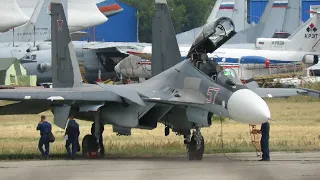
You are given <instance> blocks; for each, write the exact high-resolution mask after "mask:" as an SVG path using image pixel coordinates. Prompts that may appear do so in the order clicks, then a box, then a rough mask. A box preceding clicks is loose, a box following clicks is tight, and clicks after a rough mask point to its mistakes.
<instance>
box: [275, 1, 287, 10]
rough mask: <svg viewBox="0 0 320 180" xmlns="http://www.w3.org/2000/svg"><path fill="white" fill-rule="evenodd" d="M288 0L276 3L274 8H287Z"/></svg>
mask: <svg viewBox="0 0 320 180" xmlns="http://www.w3.org/2000/svg"><path fill="white" fill-rule="evenodd" d="M287 7H288V0H280V1H274V3H273V6H272V8H287Z"/></svg>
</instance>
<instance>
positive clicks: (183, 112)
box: [0, 0, 319, 160]
mask: <svg viewBox="0 0 320 180" xmlns="http://www.w3.org/2000/svg"><path fill="white" fill-rule="evenodd" d="M155 4H156V13H155V15H154V18H153V23H152V41H153V49H152V56H153V57H152V61H153V63H154V64H156V66H152V74H153V77H152V78H150V79H149V80H147V81H144V82H142V83H137V84H125V85H110V84H101V83H97V84H84V83H82V80H81V75H80V70H79V66H78V65H79V64H78V61H77V59H76V54H75V50H74V47H73V45H72V41H71V37H70V34H69V29H68V25H67V21H66V18H65V15H64V10H63V6H62V4H61V3H60V2H59V1H58V0H54V1H53V2H52V3H51V7H52V9H51V12H52V19H51V24H52V25H51V28H52V29H51V33H52V69H53V70H52V72H53V79H52V82H53V88H50V89H41V88H36V89H33V88H25V89H6V90H5V89H3V90H0V100H8V101H19V103H15V104H9V105H5V106H2V107H1V109H0V113H1V114H6V115H10V114H37V113H40V112H43V111H46V110H51V111H52V113H53V114H54V123H55V124H56V125H57V126H59V127H60V128H63V129H64V128H65V126H66V123H67V118H68V116H69V114H70V113H71V114H72V115H74V117H75V118H79V119H83V120H87V121H94V122H96V123H95V124H96V130H99V129H100V128H99V122H102V123H103V124H111V125H113V126H116V127H121V128H124V129H131V128H140V129H149V130H151V129H154V128H156V127H157V124H158V122H160V123H163V124H165V125H166V126H167V127H166V132H167V133H166V134H168V132H169V130H170V129H172V131H173V132H176V133H177V134H178V135H184V138H185V141H184V142H185V144H186V146H187V148H188V157H189V159H190V160H195V159H196V160H201V159H202V157H203V153H204V138H203V136H202V135H201V128H202V127H208V126H210V125H211V116H212V114H219V115H221V116H224V117H227V118H231V119H233V120H235V121H238V122H242V123H250V124H261V123H264V122H267V121H268V120H270V119H271V113H270V110H269V107H268V105H267V104H266V102H265V101H264V100H263V99H262V98H261V97H266V96H271V95H273V96H275V97H276V96H279V97H281V96H294V95H299V94H308V91H307V90H304V89H261V88H256V87H253V88H252V90H250V89H249V88H248V87H246V86H244V85H243V84H242V83H241V82H240V81H239V78H237V76H236V75H235V73H234V72H232V71H229V70H226V69H222V68H221V67H220V66H217V65H213V68H207V69H209V71H206V70H205V68H204V67H207V66H206V63H205V64H204V65H203V66H201V67H202V70H200V69H199V67H198V64H199V62H198V61H195V60H196V59H197V58H188V59H187V60H185V61H181V55H180V52H179V47H178V43H177V39H176V36H175V32H174V28H173V24H172V21H171V16H170V11H169V9H168V5H167V1H166V0H155ZM206 27H208V28H206V30H207V31H206V32H205V33H204V34H203V37H201V38H199V39H197V40H196V42H195V43H194V44H195V45H196V46H194V48H192V49H194V50H197V51H198V50H201V49H203V48H207V50H209V51H214V50H215V49H217V48H218V47H219V46H221V45H222V44H223V43H224V42H226V41H227V40H228V39H230V38H231V37H232V36H233V35H234V34H235V33H236V32H235V30H234V25H233V22H232V21H231V20H230V19H229V18H220V19H217V20H216V21H215V22H213V23H212V24H210V25H208V26H206ZM208 65H209V66H210V65H212V64H208ZM209 66H208V67H209ZM210 67H211V66H210ZM204 72H205V73H204ZM212 74H213V75H212ZM215 74H216V75H217V76H216V78H212V77H214V75H215ZM254 91H255V92H256V93H255V92H254ZM259 95H260V96H261V97H260V96H259ZM317 95H318V96H319V93H318V94H317ZM191 130H194V131H193V132H192V133H191ZM95 135H96V138H97V139H98V141H99V132H96V133H95ZM83 143H84V144H86V143H87V142H83ZM86 145H87V144H86Z"/></svg>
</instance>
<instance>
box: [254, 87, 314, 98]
mask: <svg viewBox="0 0 320 180" xmlns="http://www.w3.org/2000/svg"><path fill="white" fill-rule="evenodd" d="M251 90H252V91H254V92H255V93H257V94H258V95H259V96H260V97H262V98H265V97H269V98H272V97H290V96H298V95H308V96H312V97H320V96H319V94H320V92H319V91H314V90H310V89H300V88H255V89H251Z"/></svg>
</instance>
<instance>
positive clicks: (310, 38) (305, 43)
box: [288, 13, 320, 52]
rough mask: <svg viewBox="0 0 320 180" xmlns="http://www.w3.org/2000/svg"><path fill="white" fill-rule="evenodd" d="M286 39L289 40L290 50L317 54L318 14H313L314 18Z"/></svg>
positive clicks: (318, 46) (319, 34) (319, 27)
mask: <svg viewBox="0 0 320 180" xmlns="http://www.w3.org/2000/svg"><path fill="white" fill-rule="evenodd" d="M288 39H289V40H290V47H291V48H290V49H291V50H297V51H306V52H310V51H311V52H312V51H316V52H319V51H320V45H319V41H320V14H319V13H315V16H313V17H312V18H310V19H309V20H308V21H306V22H305V23H304V24H303V25H301V26H300V27H299V28H298V29H297V30H296V31H295V32H294V33H292V34H291V36H290V37H288ZM288 46H289V45H288ZM293 48H294V49H293Z"/></svg>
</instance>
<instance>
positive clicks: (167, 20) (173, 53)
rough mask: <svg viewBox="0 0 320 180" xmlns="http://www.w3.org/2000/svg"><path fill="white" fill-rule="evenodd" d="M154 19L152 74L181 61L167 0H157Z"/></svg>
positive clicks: (154, 74)
mask: <svg viewBox="0 0 320 180" xmlns="http://www.w3.org/2000/svg"><path fill="white" fill-rule="evenodd" d="M155 3H156V12H155V16H154V17H153V21H152V66H151V72H152V76H156V75H157V74H159V73H161V72H163V71H165V70H167V69H169V68H171V67H172V66H174V65H176V64H177V63H179V62H181V55H180V51H179V46H178V43H177V39H176V34H175V31H174V28H173V24H172V21H171V15H170V12H169V9H168V4H167V1H166V0H155Z"/></svg>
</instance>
